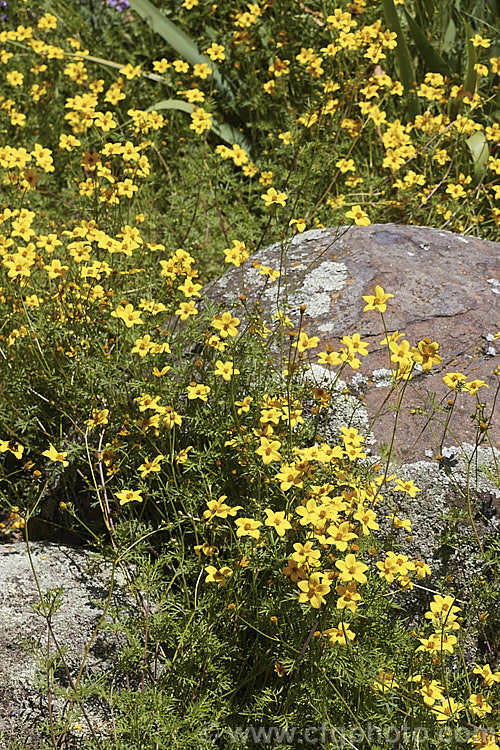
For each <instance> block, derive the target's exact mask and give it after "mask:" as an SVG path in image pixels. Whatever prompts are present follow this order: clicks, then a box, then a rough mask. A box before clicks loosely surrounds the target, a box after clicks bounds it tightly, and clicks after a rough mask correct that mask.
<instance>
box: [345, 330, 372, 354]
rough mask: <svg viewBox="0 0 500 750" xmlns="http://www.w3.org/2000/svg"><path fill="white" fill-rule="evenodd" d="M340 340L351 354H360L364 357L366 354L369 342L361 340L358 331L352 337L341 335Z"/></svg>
mask: <svg viewBox="0 0 500 750" xmlns="http://www.w3.org/2000/svg"><path fill="white" fill-rule="evenodd" d="M341 341H342V343H343V344H344V345H345V346H346V347H347V350H348V351H349V352H352V353H353V354H361V356H362V357H365V356H366V355H367V354H368V347H369V346H370V344H368V343H366V342H365V341H361V336H360V335H359V333H354V334H353V335H352V337H351V336H343V337H342V339H341Z"/></svg>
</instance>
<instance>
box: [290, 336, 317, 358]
mask: <svg viewBox="0 0 500 750" xmlns="http://www.w3.org/2000/svg"><path fill="white" fill-rule="evenodd" d="M318 344H319V338H318V336H311V338H309V336H308V335H307V333H305V332H304V331H301V333H300V334H299V340H298V341H296V342H295V344H293V346H294V347H296V349H297V351H298V352H299V353H302V352H305V351H306V349H315V348H316V347H317V346H318Z"/></svg>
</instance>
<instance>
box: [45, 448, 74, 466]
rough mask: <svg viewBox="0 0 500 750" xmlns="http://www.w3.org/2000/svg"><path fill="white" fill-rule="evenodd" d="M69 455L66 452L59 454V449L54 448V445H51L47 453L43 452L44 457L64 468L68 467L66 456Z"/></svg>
mask: <svg viewBox="0 0 500 750" xmlns="http://www.w3.org/2000/svg"><path fill="white" fill-rule="evenodd" d="M67 455H68V454H67V453H65V452H59V451H58V450H57V448H54V446H53V445H52V443H49V449H48V450H46V451H43V453H42V456H47V458H49V459H50V460H51V461H57V462H58V463H61V464H62V465H63V466H68V465H69V461H66V460H65V459H66V456H67Z"/></svg>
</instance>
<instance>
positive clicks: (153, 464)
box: [137, 454, 165, 479]
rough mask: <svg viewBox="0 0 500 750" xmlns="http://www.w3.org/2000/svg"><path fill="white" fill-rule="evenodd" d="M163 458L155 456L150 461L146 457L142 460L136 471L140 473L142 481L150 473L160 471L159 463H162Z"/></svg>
mask: <svg viewBox="0 0 500 750" xmlns="http://www.w3.org/2000/svg"><path fill="white" fill-rule="evenodd" d="M164 458H165V456H162V455H161V454H159V455H158V456H156V458H153V460H152V461H150V460H149V458H148V457H147V456H146V458H145V459H144V462H143V463H142V464H141V465H140V466H139V468H138V469H137V471H139V472H140V473H141V479H144V478H145V477H147V475H148V474H149V473H150V472H151V471H155V472H158V471H161V466H160V462H161V461H163V459H164Z"/></svg>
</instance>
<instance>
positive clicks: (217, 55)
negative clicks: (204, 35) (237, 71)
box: [205, 42, 226, 62]
mask: <svg viewBox="0 0 500 750" xmlns="http://www.w3.org/2000/svg"><path fill="white" fill-rule="evenodd" d="M224 50H225V47H223V46H222V44H216V42H213V43H212V44H211V45H210V47H208V48H207V49H206V50H205V54H206V55H208V56H209V58H210V59H211V60H212V61H213V62H222V61H223V60H225V59H226V55H225V54H224Z"/></svg>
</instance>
